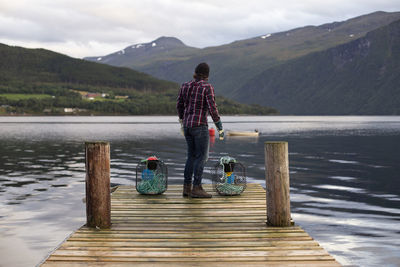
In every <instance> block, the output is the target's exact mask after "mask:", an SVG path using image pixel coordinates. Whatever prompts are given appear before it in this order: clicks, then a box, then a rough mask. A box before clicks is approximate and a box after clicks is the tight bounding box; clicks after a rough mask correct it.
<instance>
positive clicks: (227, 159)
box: [219, 156, 237, 165]
mask: <svg viewBox="0 0 400 267" xmlns="http://www.w3.org/2000/svg"><path fill="white" fill-rule="evenodd" d="M231 162H233V163H236V162H237V161H236V159H235V158H232V157H229V156H223V157H221V158H220V160H219V163H220V164H221V165H223V164H228V163H231Z"/></svg>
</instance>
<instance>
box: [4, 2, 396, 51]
mask: <svg viewBox="0 0 400 267" xmlns="http://www.w3.org/2000/svg"><path fill="white" fill-rule="evenodd" d="M377 10H384V11H398V10H400V4H399V3H398V0H396V1H393V0H353V1H348V0H346V1H345V0H336V1H333V0H326V1H319V0H304V1H295V0H281V1H275V0H274V1H271V0H268V1H262V0H259V1H255V0H248V1H238V0H231V1H226V0H224V1H214V0H201V1H200V0H192V1H188V0H146V1H138V0H113V1H106V0H97V1H93V0H80V1H78V0H57V1H54V0H51V1H50V0H31V1H29V0H13V1H7V0H0V42H4V43H7V44H10V45H21V46H27V47H34V46H35V47H36V46H38V47H43V48H46V49H56V51H59V52H62V53H65V54H68V55H71V56H75V57H84V56H90V55H104V54H108V53H111V52H114V51H117V50H119V49H122V48H124V47H125V46H128V45H130V44H135V43H141V42H149V41H151V40H154V39H156V38H157V37H160V36H175V37H177V38H179V39H181V40H182V41H183V42H185V43H186V44H187V45H191V46H196V47H206V46H214V45H220V44H224V43H229V42H232V41H235V40H238V39H245V38H251V37H255V36H258V35H262V34H265V33H270V32H278V31H284V30H289V29H292V28H296V27H301V26H304V25H319V24H323V23H328V22H332V21H340V20H345V19H348V18H351V17H355V16H358V15H362V14H366V13H370V12H374V11H377Z"/></svg>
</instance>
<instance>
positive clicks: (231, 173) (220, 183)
mask: <svg viewBox="0 0 400 267" xmlns="http://www.w3.org/2000/svg"><path fill="white" fill-rule="evenodd" d="M213 186H214V189H215V191H217V193H218V194H220V195H223V196H235V195H240V194H241V193H242V192H243V191H244V190H245V189H246V172H245V168H244V166H243V164H241V163H240V162H238V161H237V160H236V159H235V158H232V157H229V156H225V157H222V158H220V160H219V162H218V163H217V164H216V165H215V167H214V171H213Z"/></svg>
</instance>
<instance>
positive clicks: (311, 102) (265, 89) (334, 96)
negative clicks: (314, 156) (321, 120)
mask: <svg viewBox="0 0 400 267" xmlns="http://www.w3.org/2000/svg"><path fill="white" fill-rule="evenodd" d="M235 97H236V98H237V99H241V100H242V101H244V102H247V103H258V104H261V105H273V106H274V107H276V108H278V109H279V110H280V112H281V113H283V114H338V115H342V114H376V115H379V114H389V115H391V114H393V115H400V20H398V21H396V22H393V23H391V24H390V25H387V26H384V27H382V28H379V29H376V30H374V31H372V32H370V33H368V34H367V35H366V36H365V37H361V38H359V39H357V40H354V41H352V42H350V43H346V44H343V45H340V46H337V47H334V48H331V49H328V50H325V51H321V52H316V53H312V54H309V55H306V56H303V57H301V58H298V59H295V60H292V61H289V62H286V63H284V64H282V65H280V66H276V67H271V68H269V69H268V70H266V71H264V72H263V73H262V74H260V75H258V76H257V77H254V78H253V79H252V80H251V81H250V82H248V83H247V84H245V85H244V86H243V87H242V88H241V89H240V90H239V91H238V93H237V95H236V96H235Z"/></svg>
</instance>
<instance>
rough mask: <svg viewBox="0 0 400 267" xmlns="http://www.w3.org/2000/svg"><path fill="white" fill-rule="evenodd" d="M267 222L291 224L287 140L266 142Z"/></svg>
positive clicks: (270, 223) (281, 224)
mask: <svg viewBox="0 0 400 267" xmlns="http://www.w3.org/2000/svg"><path fill="white" fill-rule="evenodd" d="M265 175H266V184H265V185H266V189H267V190H266V194H267V203H266V204H267V224H268V225H271V226H290V225H291V218H290V186H289V157H288V143H287V142H265Z"/></svg>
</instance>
